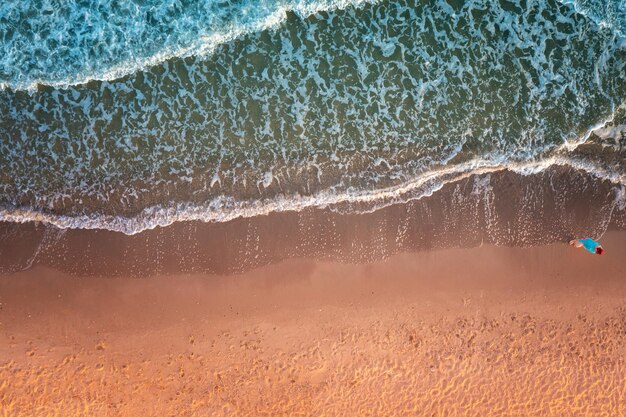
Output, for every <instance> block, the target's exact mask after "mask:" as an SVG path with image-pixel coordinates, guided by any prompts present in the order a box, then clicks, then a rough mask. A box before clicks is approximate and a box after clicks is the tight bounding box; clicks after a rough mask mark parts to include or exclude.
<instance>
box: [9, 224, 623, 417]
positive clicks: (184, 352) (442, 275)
mask: <svg viewBox="0 0 626 417" xmlns="http://www.w3.org/2000/svg"><path fill="white" fill-rule="evenodd" d="M602 241H603V243H604V245H605V248H607V253H606V254H605V255H603V256H602V257H599V256H592V255H591V254H588V253H584V252H583V251H581V250H575V249H573V248H571V247H569V246H567V245H566V244H552V245H545V246H536V247H531V248H507V247H493V246H487V245H484V246H482V247H478V248H471V249H445V250H434V251H426V252H417V253H403V254H398V255H394V256H392V257H390V258H388V259H386V260H381V261H375V262H371V263H362V264H342V263H335V262H327V261H316V260H310V259H292V260H286V261H282V262H279V263H277V264H274V265H269V266H265V267H261V268H258V269H254V270H251V271H248V272H246V273H244V274H239V275H205V274H196V275H167V276H156V277H151V278H134V279H132V278H94V277H78V276H74V275H72V276H71V275H67V274H65V273H62V272H58V271H55V270H53V269H50V268H46V267H35V268H33V269H31V270H28V271H25V272H20V273H15V274H11V275H7V276H2V279H1V280H0V303H1V304H0V415H2V416H57V415H58V416H69V415H72V416H110V415H117V416H137V415H144V416H165V415H168V416H169V415H172V416H174V415H175V416H216V415H231V416H243V415H250V416H262V415H267V416H278V415H285V416H287V415H288V416H297V415H300V416H321V415H327V416H339V415H360V416H368V415H371V416H386V415H389V416H391V415H406V416H415V415H420V416H426V415H428V416H431V415H433V416H444V415H445V416H485V415H501V416H611V417H615V416H623V415H626V405H625V404H624V398H626V361H625V359H624V358H625V357H626V347H625V346H626V344H625V342H626V327H624V326H625V325H624V323H625V322H626V280H625V279H624V277H625V276H626V271H625V268H626V266H625V265H624V262H623V254H624V253H625V251H626V233H623V232H609V233H608V234H607V235H605V236H604V238H603V240H602Z"/></svg>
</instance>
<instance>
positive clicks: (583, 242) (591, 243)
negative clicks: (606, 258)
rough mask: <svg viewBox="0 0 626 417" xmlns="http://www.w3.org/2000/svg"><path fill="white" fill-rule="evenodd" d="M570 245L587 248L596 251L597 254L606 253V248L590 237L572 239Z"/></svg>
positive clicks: (592, 251)
mask: <svg viewBox="0 0 626 417" xmlns="http://www.w3.org/2000/svg"><path fill="white" fill-rule="evenodd" d="M569 244H570V245H572V246H573V247H575V248H585V249H587V250H588V251H589V252H591V253H595V254H596V255H602V254H603V253H604V248H603V247H602V245H600V244H599V243H598V242H596V241H595V240H593V239H592V238H590V237H587V238H585V239H574V240H570V242H569Z"/></svg>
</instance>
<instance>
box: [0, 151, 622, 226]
mask: <svg viewBox="0 0 626 417" xmlns="http://www.w3.org/2000/svg"><path fill="white" fill-rule="evenodd" d="M555 166H562V167H569V168H573V169H575V170H580V171H582V172H585V173H587V174H590V175H592V176H593V177H595V178H597V179H599V180H602V181H608V182H610V183H611V184H613V185H614V192H615V204H616V205H618V206H619V207H623V206H625V205H626V202H625V201H626V200H625V199H624V195H626V193H625V188H624V187H625V186H626V175H625V174H624V173H622V174H618V173H615V172H611V171H609V170H607V169H606V168H605V167H603V166H601V165H599V164H596V163H593V162H590V161H585V160H583V159H576V158H568V157H560V156H553V157H550V158H546V159H544V160H541V161H529V162H524V163H513V164H494V163H493V162H489V161H485V160H475V161H471V162H468V163H464V164H460V165H458V166H454V167H450V168H445V169H441V170H437V171H433V172H430V173H428V174H425V175H422V176H421V177H420V178H416V179H415V180H413V181H410V182H407V183H404V184H402V185H399V186H394V187H389V188H385V189H380V190H371V191H370V190H368V191H360V192H353V193H342V194H335V193H332V192H328V191H323V192H320V193H318V194H316V195H312V196H301V195H291V196H284V195H279V196H277V197H275V198H273V199H271V200H252V201H235V200H234V199H233V198H231V197H218V198H215V199H214V200H212V201H210V202H208V203H206V204H201V205H197V204H193V203H176V204H171V205H169V206H160V205H159V206H152V207H148V208H145V209H143V210H142V211H141V212H140V213H139V214H137V215H136V216H132V217H126V216H111V215H82V216H65V215H54V214H51V213H45V212H41V211H37V210H29V209H23V208H2V209H0V221H5V222H15V223H25V222H42V223H45V224H49V225H52V226H55V227H57V228H60V229H104V230H109V231H115V232H121V233H124V234H127V235H134V234H137V233H140V232H143V231H145V230H150V229H154V228H156V227H166V226H169V225H171V224H173V223H175V222H183V221H202V222H228V221H231V220H234V219H237V218H250V217H256V216H263V215H267V214H270V213H278V212H286V211H302V210H304V209H308V208H319V209H323V208H328V209H331V210H333V211H338V212H346V213H348V212H349V213H371V212H373V211H376V210H380V209H383V208H385V207H389V206H391V205H395V204H402V203H406V202H409V201H413V200H418V199H421V198H425V197H429V196H432V195H433V194H434V193H436V192H437V191H438V190H440V189H441V188H442V187H444V186H445V185H446V184H451V183H455V182H458V181H461V180H463V179H466V178H468V177H471V176H478V177H480V176H486V175H489V174H492V173H496V172H500V171H504V170H510V171H513V172H516V173H520V174H523V175H537V174H540V173H541V172H543V171H546V170H547V169H549V168H552V167H555Z"/></svg>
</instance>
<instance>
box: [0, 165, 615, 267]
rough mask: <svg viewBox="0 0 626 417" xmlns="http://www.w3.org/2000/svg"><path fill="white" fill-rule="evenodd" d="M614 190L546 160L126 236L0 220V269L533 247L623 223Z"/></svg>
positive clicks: (364, 257) (355, 257)
mask: <svg viewBox="0 0 626 417" xmlns="http://www.w3.org/2000/svg"><path fill="white" fill-rule="evenodd" d="M619 191H620V190H619V189H617V188H616V186H615V185H614V184H612V183H610V182H608V181H602V180H598V179H597V178H594V177H593V176H590V175H588V174H585V173H584V172H581V171H576V170H571V169H566V168H562V167H561V168H558V167H554V168H551V169H550V170H548V171H544V172H541V173H538V174H532V175H520V174H516V173H514V172H511V171H503V172H499V173H494V174H488V175H481V176H470V177H468V178H465V179H463V180H461V181H457V182H454V183H451V184H447V185H446V186H444V187H443V188H442V189H441V190H439V191H437V192H436V193H434V194H433V195H432V196H429V197H424V198H421V199H418V200H413V201H409V202H406V203H402V204H394V205H390V206H388V207H385V208H383V209H380V210H376V211H373V212H367V213H361V214H350V213H341V212H337V211H334V210H331V209H328V208H326V209H315V208H310V209H305V210H302V211H297V212H296V211H288V212H278V213H270V214H267V215H263V216H256V217H251V218H238V219H235V220H232V221H229V222H222V223H205V222H200V221H189V222H178V223H174V224H172V225H170V226H167V227H158V228H155V229H151V230H146V231H144V232H142V233H138V234H135V235H125V234H123V233H119V232H111V231H106V230H83V229H58V228H56V227H52V226H46V225H43V224H39V223H24V224H22V223H7V222H4V223H1V222H0V235H2V236H3V238H2V239H0V255H1V256H0V273H10V272H16V271H19V270H23V269H28V268H30V267H34V266H38V265H39V266H47V267H51V268H55V269H58V270H60V271H63V272H67V273H71V274H74V275H90V276H154V275H158V274H176V273H208V274H228V273H242V272H245V271H248V270H252V269H255V268H258V267H260V266H263V265H268V264H273V263H276V262H279V261H282V260H286V259H292V258H309V259H320V260H331V261H339V262H344V263H362V262H369V261H373V260H378V259H385V258H387V257H389V256H392V255H394V254H398V253H403V252H418V251H425V250H430V249H444V248H454V247H474V246H478V245H480V244H483V243H484V244H493V245H497V246H520V247H524V246H535V245H544V244H549V243H556V242H568V241H569V240H571V239H572V238H574V237H576V236H591V237H594V238H598V237H599V236H601V235H603V234H604V233H605V232H606V231H607V230H624V229H626V201H623V202H622V201H621V200H619V198H620V195H619Z"/></svg>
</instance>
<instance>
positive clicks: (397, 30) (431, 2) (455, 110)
mask: <svg viewBox="0 0 626 417" xmlns="http://www.w3.org/2000/svg"><path fill="white" fill-rule="evenodd" d="M625 27H626V3H625V2H623V1H615V0H612V1H603V0H598V1H582V0H580V1H571V0H562V1H559V0H538V1H517V2H513V1H507V0H499V1H497V0H493V1H488V0H470V1H461V0H447V1H446V0H409V1H404V0H400V1H376V2H351V1H347V0H345V1H337V2H335V1H331V0H328V1H321V2H314V1H263V2H256V1H236V2H223V1H208V2H200V1H168V2H153V1H143V2H142V1H133V2H115V1H102V2H95V1H71V2H55V1H17V0H14V1H8V2H4V3H3V4H2V5H0V88H1V89H0V167H1V171H0V207H1V214H0V218H1V219H3V220H6V221H27V220H33V219H34V220H44V221H47V222H49V223H53V224H56V225H58V226H62V227H88V228H106V229H111V230H119V231H123V232H125V233H135V232H138V231H141V230H144V229H146V228H151V227H154V226H156V225H165V224H170V223H172V222H174V221H178V220H185V219H200V220H207V221H223V220H229V219H232V218H234V217H237V216H253V215H257V214H263V213H268V212H271V211H277V210H298V209H301V208H303V207H308V206H331V207H334V206H336V207H337V209H338V210H357V211H358V210H373V209H374V208H376V207H380V206H383V205H388V204H391V203H394V202H401V201H406V200H407V199H412V198H419V197H420V196H423V195H428V194H430V193H432V192H434V191H436V190H437V189H439V188H440V187H441V186H442V185H443V184H445V183H446V182H450V181H454V180H456V179H459V178H462V177H464V176H467V175H469V174H471V173H481V172H492V171H494V170H499V169H502V168H510V169H514V170H517V171H521V172H536V171H538V170H542V169H545V168H546V167H548V166H551V165H553V164H570V165H572V166H575V167H576V168H578V169H583V170H587V171H593V172H595V174H597V175H598V176H602V177H604V178H609V179H610V180H611V181H613V182H614V183H615V187H616V195H622V194H623V187H624V172H623V170H622V169H621V168H620V167H622V166H623V165H619V164H618V165H613V166H612V167H611V166H609V167H607V166H605V165H604V164H603V163H602V156H597V155H596V156H593V155H592V156H591V157H589V158H587V159H585V158H582V159H581V158H580V157H578V156H577V157H576V158H573V157H572V151H573V150H574V149H575V148H576V147H577V145H579V144H581V143H584V142H586V141H587V140H588V139H589V137H592V136H594V135H596V134H597V135H599V136H601V137H603V138H604V139H605V145H606V146H609V147H610V146H613V145H614V146H619V138H617V137H616V135H617V134H618V133H619V132H620V127H619V126H617V127H615V126H611V123H610V122H611V120H612V119H613V117H614V115H615V114H616V113H618V112H619V111H620V109H621V108H622V107H623V104H624V102H625V99H626V38H625V37H624V28H625ZM607 122H608V123H609V124H608V125H606V123H607ZM616 166H617V168H615V167H616ZM620 192H621V193H622V194H620Z"/></svg>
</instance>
